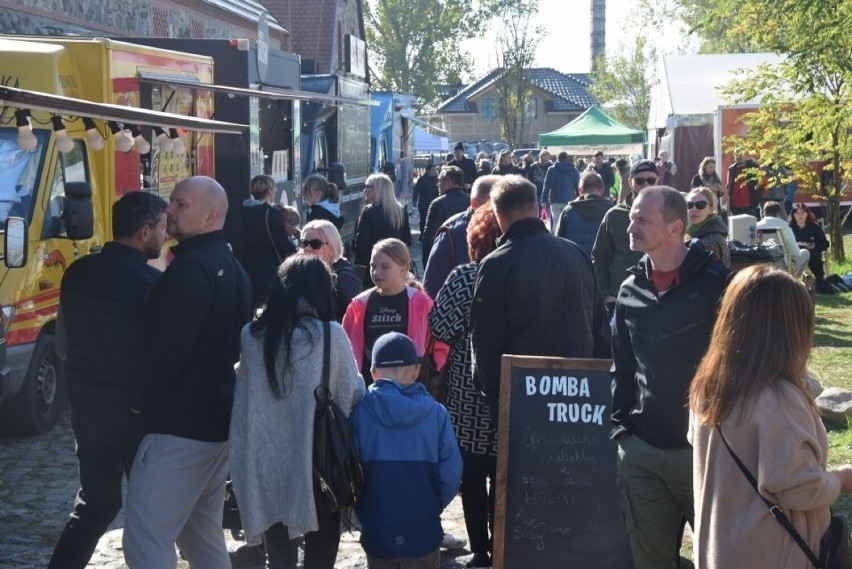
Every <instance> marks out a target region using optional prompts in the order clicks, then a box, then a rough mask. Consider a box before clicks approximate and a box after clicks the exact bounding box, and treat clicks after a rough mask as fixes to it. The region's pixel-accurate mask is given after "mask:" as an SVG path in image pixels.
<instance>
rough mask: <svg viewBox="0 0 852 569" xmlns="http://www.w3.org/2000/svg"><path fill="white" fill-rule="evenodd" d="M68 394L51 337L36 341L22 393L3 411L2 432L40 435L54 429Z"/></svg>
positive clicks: (54, 343)
mask: <svg viewBox="0 0 852 569" xmlns="http://www.w3.org/2000/svg"><path fill="white" fill-rule="evenodd" d="M67 401H68V393H67V391H66V385H65V370H64V367H63V362H62V361H61V360H60V359H59V356H58V355H57V353H56V341H55V340H54V338H53V336H52V335H51V334H42V335H41V336H39V337H38V340H36V345H35V348H34V349H33V356H32V359H31V360H30V366H29V368H27V374H26V376H24V383H23V385H22V386H21V391H19V392H18V394H17V395H15V396H14V397H13V398H12V399H10V400H9V401H6V402H5V403H4V404H3V406H2V408H0V430H2V431H3V432H4V433H9V434H17V435H37V434H40V433H44V432H46V431H49V430H51V429H52V428H53V426H54V425H55V424H56V422H57V421H58V420H59V417H60V415H61V414H62V412H63V411H64V410H65V407H66V404H67Z"/></svg>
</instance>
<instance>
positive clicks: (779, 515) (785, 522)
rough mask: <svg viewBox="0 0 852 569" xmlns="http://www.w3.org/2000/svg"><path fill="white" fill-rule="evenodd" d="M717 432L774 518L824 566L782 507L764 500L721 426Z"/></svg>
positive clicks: (818, 563)
mask: <svg viewBox="0 0 852 569" xmlns="http://www.w3.org/2000/svg"><path fill="white" fill-rule="evenodd" d="M716 432H718V433H719V436H720V437H722V442H723V443H724V444H725V448H726V449H728V452H729V453H730V454H731V458H733V459H734V462H736V463H737V466H739V467H740V470H741V471H742V473H743V475H744V476H745V477H746V478H747V479H748V481H749V484H751V487H752V488H754V491H755V492H757V495H758V496H760V499H761V500H763V503H764V504H766V507H767V508H769V513H770V514H772V517H773V518H775V519H776V520H777V521H778V523H779V524H781V525H782V526H784V529H786V530H787V533H789V534H790V535H791V536H792V537H793V540H794V541H795V542H796V544H798V546H799V547H800V548H801V549H802V551H804V552H805V555H806V556H807V558H808V560H810V562H811V563H813V565H814V567H816V568H817V569H820V568H821V567H822V565H821V564H820V562H819V559H817V556H816V555H814V552H813V551H812V550H811V548H810V546H809V545H808V544H807V543H805V540H804V539H803V538H802V536H801V535H799V532H797V531H796V528H794V527H793V524H792V523H790V519H789V518H788V517H787V515H786V514H784V512H783V511H782V510H781V507H780V506H778V505H776V504H773V503H772V502H770V501H769V500H767V499H766V498H764V497H763V494H761V493H760V490H758V488H757V480H756V479H755V478H754V476H753V475H752V473H751V472H750V471H749V469H748V468H746V465H745V464H743V462H742V461H741V460H740V457H738V456H737V455H736V453H735V452H734V450H733V449H732V448H731V445H729V444H728V439H726V438H725V435H724V434H722V429H721V427H719V425H716Z"/></svg>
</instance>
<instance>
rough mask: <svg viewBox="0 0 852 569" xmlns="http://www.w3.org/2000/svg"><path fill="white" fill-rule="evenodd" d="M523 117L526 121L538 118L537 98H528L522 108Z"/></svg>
mask: <svg viewBox="0 0 852 569" xmlns="http://www.w3.org/2000/svg"><path fill="white" fill-rule="evenodd" d="M524 116H525V117H526V118H528V119H534V118H536V117H538V97H530V98H529V99H528V100H527V103H526V105H525V108H524Z"/></svg>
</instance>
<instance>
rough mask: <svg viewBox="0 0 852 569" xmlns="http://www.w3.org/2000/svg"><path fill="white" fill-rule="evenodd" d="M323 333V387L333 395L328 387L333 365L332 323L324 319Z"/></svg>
mask: <svg viewBox="0 0 852 569" xmlns="http://www.w3.org/2000/svg"><path fill="white" fill-rule="evenodd" d="M322 333H323V345H322V387H323V389H325V392H326V393H327V394H329V395H331V390H330V389H329V388H328V375H329V367H330V366H331V324H329V323H328V322H326V321H323V323H322Z"/></svg>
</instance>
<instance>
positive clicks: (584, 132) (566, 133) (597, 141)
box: [538, 106, 645, 154]
mask: <svg viewBox="0 0 852 569" xmlns="http://www.w3.org/2000/svg"><path fill="white" fill-rule="evenodd" d="M644 144H645V132H644V131H641V130H636V129H632V128H630V127H629V126H626V125H623V124H621V123H620V122H618V121H617V120H615V119H613V118H612V117H611V116H609V115H607V114H606V113H605V112H603V111H602V110H601V109H600V108H598V107H596V106H592V107H589V108H588V109H587V110H586V112H584V113H583V114H582V115H580V116H579V117H577V118H576V119H574V120H573V121H571V122H569V123H568V124H566V125H565V126H563V127H562V128H560V129H559V130H554V131H553V132H545V133H542V134H540V135H538V145H539V146H540V147H541V148H547V149H548V150H550V151H551V153H554V152H559V151H561V150H565V151H567V152H570V153H573V154H592V153H593V152H595V151H596V150H603V151H604V153H606V154H638V153H641V152H642V146H643V145H644Z"/></svg>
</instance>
